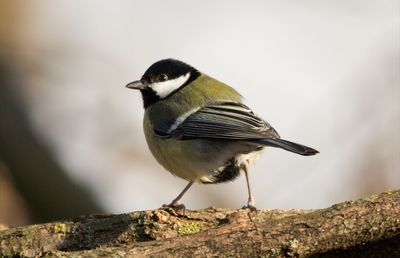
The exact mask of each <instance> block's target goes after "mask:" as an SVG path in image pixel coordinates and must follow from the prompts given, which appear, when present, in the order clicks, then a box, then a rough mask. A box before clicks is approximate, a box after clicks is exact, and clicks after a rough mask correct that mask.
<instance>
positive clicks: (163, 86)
mask: <svg viewBox="0 0 400 258" xmlns="http://www.w3.org/2000/svg"><path fill="white" fill-rule="evenodd" d="M189 77H190V72H188V73H187V74H185V75H182V76H179V77H178V78H175V79H171V80H167V81H165V82H156V83H153V84H150V85H149V87H150V88H152V89H153V90H154V92H155V93H156V94H157V95H158V96H159V97H160V98H162V99H163V98H165V97H167V96H168V95H169V94H171V93H172V92H173V91H174V90H176V89H179V88H180V87H181V86H182V85H183V84H185V82H187V80H188V79H189Z"/></svg>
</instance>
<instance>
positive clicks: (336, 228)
mask: <svg viewBox="0 0 400 258" xmlns="http://www.w3.org/2000/svg"><path fill="white" fill-rule="evenodd" d="M0 248H1V252H0V256H1V255H3V256H26V257H42V256H43V257H138V256H156V257H159V256H161V257H194V256H201V257H204V256H205V257H216V256H223V257H226V256H230V257H237V256H242V257H260V256H262V257H310V256H311V257H371V256H373V257H400V190H397V191H387V192H384V193H382V194H380V195H373V196H370V197H367V198H364V199H359V200H356V201H347V202H343V203H340V204H335V205H333V206H331V207H329V208H326V209H319V210H288V211H282V210H260V211H257V212H252V211H250V210H235V209H214V208H208V209H204V210H198V211H191V210H186V211H174V210H172V209H157V210H149V211H137V212H132V213H127V214H121V215H90V216H84V217H80V218H76V219H73V220H67V221H61V222H53V223H47V224H41V225H32V226H27V227H20V228H11V229H7V230H3V231H0Z"/></svg>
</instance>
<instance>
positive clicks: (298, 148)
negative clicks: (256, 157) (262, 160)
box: [257, 139, 319, 156]
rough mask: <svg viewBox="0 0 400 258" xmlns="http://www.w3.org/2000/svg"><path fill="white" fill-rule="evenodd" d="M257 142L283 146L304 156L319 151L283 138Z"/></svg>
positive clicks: (277, 146)
mask: <svg viewBox="0 0 400 258" xmlns="http://www.w3.org/2000/svg"><path fill="white" fill-rule="evenodd" d="M257 142H259V143H261V144H264V145H266V146H271V147H276V148H282V149H284V150H287V151H291V152H294V153H297V154H300V155H303V156H311V155H315V154H317V153H319V151H317V150H314V149H313V148H310V147H307V146H304V145H301V144H298V143H294V142H289V141H286V140H282V139H262V140H260V141H257Z"/></svg>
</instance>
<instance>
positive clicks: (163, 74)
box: [158, 73, 168, 82]
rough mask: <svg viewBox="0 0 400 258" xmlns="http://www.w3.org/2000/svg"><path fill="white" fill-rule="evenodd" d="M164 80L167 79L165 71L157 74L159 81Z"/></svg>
mask: <svg viewBox="0 0 400 258" xmlns="http://www.w3.org/2000/svg"><path fill="white" fill-rule="evenodd" d="M166 80H168V75H166V74H165V73H162V74H160V75H159V76H158V81H159V82H165V81H166Z"/></svg>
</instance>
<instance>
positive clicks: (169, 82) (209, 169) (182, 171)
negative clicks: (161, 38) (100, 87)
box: [126, 58, 319, 210]
mask: <svg viewBox="0 0 400 258" xmlns="http://www.w3.org/2000/svg"><path fill="white" fill-rule="evenodd" d="M126 87H127V88H129V89H136V90H139V91H140V92H141V95H142V99H143V106H144V118H143V130H144V135H145V138H146V142H147V145H148V147H149V149H150V151H151V153H152V154H153V156H154V157H155V159H156V160H157V161H158V163H160V164H161V165H162V166H163V167H164V168H165V169H166V170H167V171H169V172H170V173H171V174H173V175H175V176H177V177H180V178H182V179H184V180H186V181H187V182H188V183H187V185H186V187H185V188H184V189H183V190H182V191H181V192H180V193H179V194H178V196H177V197H176V198H174V199H173V200H172V202H171V203H169V204H168V205H164V206H166V207H171V208H174V209H185V206H184V204H182V203H181V202H180V200H181V198H182V197H183V195H184V194H185V193H186V192H187V191H188V189H189V188H190V187H191V186H192V185H193V184H194V183H199V184H218V183H224V182H229V181H232V180H234V179H236V178H238V177H239V176H240V175H241V174H244V175H245V177H246V187H247V203H246V205H245V206H243V208H249V209H251V210H256V207H255V200H254V197H253V195H252V192H251V186H250V177H249V166H251V165H252V164H253V163H254V162H255V161H256V160H257V158H258V157H259V156H260V154H261V152H262V151H263V150H264V149H265V147H276V148H281V149H284V150H286V151H290V152H293V153H296V154H300V155H303V156H310V155H315V154H317V153H319V152H318V151H317V150H315V149H313V148H310V147H307V146H305V145H302V144H298V143H294V142H291V141H287V140H284V139H281V137H280V135H279V134H278V132H277V131H276V130H275V129H274V128H273V127H272V126H271V125H270V124H269V123H268V122H266V121H265V120H264V119H262V118H261V117H260V116H259V115H257V114H256V113H254V112H253V111H252V110H251V109H250V108H249V107H248V106H247V105H246V104H245V103H244V99H243V97H242V96H241V94H240V93H239V92H237V91H236V90H235V89H234V88H232V87H230V86H229V85H227V84H225V83H223V82H220V81H218V80H216V79H214V78H212V77H210V76H208V75H207V74H205V73H203V72H200V71H199V70H197V69H196V68H194V67H192V66H191V65H189V64H187V63H185V62H182V61H179V60H177V59H172V58H168V59H162V60H160V61H157V62H155V63H153V64H152V65H151V66H150V67H149V68H148V69H147V70H146V71H145V73H144V74H143V76H142V77H141V79H140V80H137V81H133V82H130V83H128V84H127V85H126Z"/></svg>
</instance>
